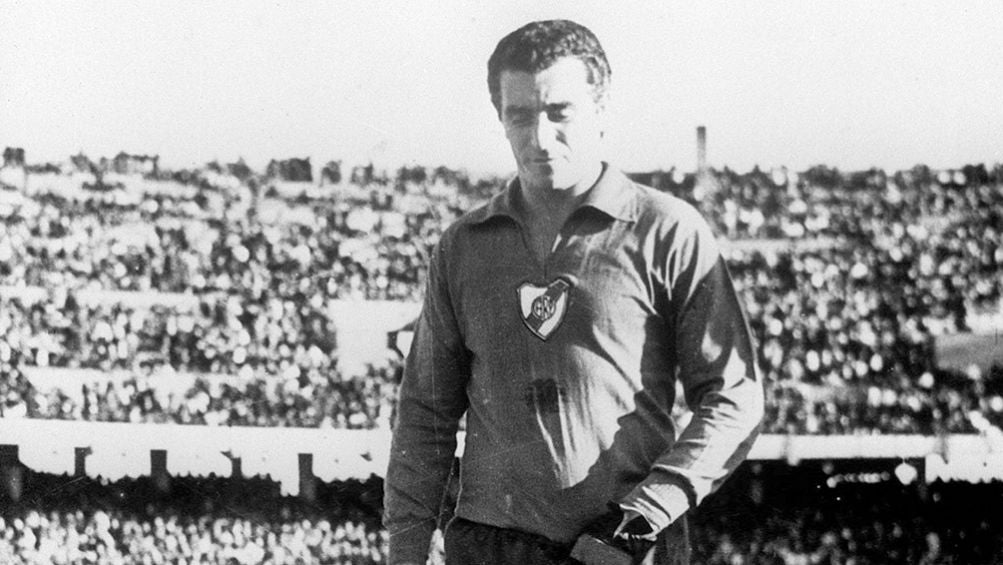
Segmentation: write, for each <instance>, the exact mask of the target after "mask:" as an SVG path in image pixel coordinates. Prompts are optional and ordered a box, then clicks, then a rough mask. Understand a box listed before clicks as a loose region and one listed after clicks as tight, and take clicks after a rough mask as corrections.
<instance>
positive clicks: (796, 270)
mask: <svg viewBox="0 0 1003 565" xmlns="http://www.w3.org/2000/svg"><path fill="white" fill-rule="evenodd" d="M340 167H341V166H340V163H337V162H332V163H329V164H328V166H326V167H324V170H323V171H322V172H321V174H319V175H318V177H319V180H318V181H317V182H315V181H314V180H313V179H314V176H313V174H312V172H311V168H310V164H309V160H300V159H295V160H288V161H281V162H274V163H273V164H272V165H270V166H269V167H268V170H267V171H266V172H265V173H263V174H257V173H255V172H254V171H252V170H251V169H250V168H249V167H247V166H246V165H245V164H243V163H242V162H241V163H235V164H229V165H220V164H218V163H210V164H208V165H206V166H205V167H203V168H200V169H197V170H184V171H165V170H162V169H161V168H159V166H158V163H157V160H156V159H155V158H154V159H152V160H151V158H149V157H146V156H130V155H128V154H124V153H123V154H120V155H119V156H117V157H116V158H115V159H113V160H105V161H103V162H99V163H94V162H91V161H90V160H89V159H87V158H86V157H84V156H83V155H78V156H75V157H74V158H72V159H71V160H70V161H68V162H67V163H65V164H44V165H31V164H26V163H25V160H24V154H23V152H22V153H20V154H18V153H17V152H16V151H14V150H8V151H7V152H5V163H4V167H3V168H2V169H0V335H2V340H0V423H3V421H4V420H6V421H8V422H10V421H13V420H19V421H20V420H24V419H41V420H60V421H71V422H87V423H94V422H115V423H129V424H133V425H142V424H181V425H190V426H204V427H207V428H229V427H264V428H296V429H301V428H311V429H318V430H351V431H360V432H361V431H366V430H368V431H381V430H382V431H385V430H387V429H388V427H389V426H390V422H391V421H392V414H393V405H394V399H395V397H396V387H397V383H398V380H399V376H400V369H401V366H402V363H403V361H402V358H401V355H400V349H403V348H406V345H404V344H403V343H400V344H398V347H397V350H396V351H395V350H394V349H393V348H392V347H390V345H394V344H393V343H389V344H388V343H387V337H386V336H387V334H390V338H391V341H392V338H393V337H394V336H397V337H400V335H399V334H403V333H404V332H399V331H396V330H400V329H401V327H404V326H406V322H407V321H408V317H409V316H413V314H414V312H415V311H416V308H417V307H418V305H419V303H420V299H421V296H422V285H423V281H424V277H425V269H426V266H425V265H426V259H427V257H428V254H429V252H430V250H431V248H432V246H434V245H435V243H436V242H437V241H438V238H439V236H440V234H441V233H442V231H443V229H445V227H446V226H448V225H449V223H450V222H451V221H452V220H454V219H456V218H457V217H459V216H460V215H461V214H462V213H464V212H465V211H468V210H470V209H472V208H474V207H476V206H477V205H479V204H480V203H481V202H483V201H485V200H486V198H487V197H488V196H489V195H490V194H491V193H492V191H493V190H495V189H496V188H497V187H498V186H500V185H501V183H502V182H504V179H498V178H476V179H475V178H471V177H470V176H469V175H468V174H467V173H465V172H463V171H456V170H451V169H449V168H446V167H437V168H431V167H427V168H426V167H401V168H400V169H398V170H396V171H393V172H383V171H377V170H375V169H374V168H373V167H372V166H371V165H370V166H359V167H354V168H353V169H352V170H351V171H350V174H348V172H347V171H346V174H344V175H342V174H341V170H340ZM634 178H635V179H636V180H638V181H640V182H643V183H645V184H649V185H652V186H655V187H656V188H658V189H660V190H665V191H669V192H672V193H673V194H675V195H677V196H680V197H682V198H684V199H686V200H687V201H689V202H691V203H693V204H694V205H696V206H697V207H698V208H699V209H700V210H701V211H702V212H703V214H704V216H705V217H706V218H707V219H708V220H710V221H711V223H712V224H713V227H714V228H715V229H716V231H717V235H718V236H719V237H720V240H721V244H722V248H723V250H724V253H725V257H726V259H727V261H728V264H729V268H730V269H731V271H732V275H733V277H734V279H735V281H736V284H737V285H738V289H739V292H740V295H741V297H742V299H743V300H744V303H745V306H746V309H747V311H748V314H749V322H750V326H751V328H752V330H753V333H754V335H755V338H756V341H757V346H758V352H759V361H760V364H761V368H762V370H763V373H764V374H765V375H766V377H767V382H768V392H767V406H768V415H767V417H766V420H765V424H764V429H763V433H764V434H767V435H771V436H776V437H800V436H822V437H829V436H841V437H844V436H854V437H861V436H892V435H895V436H899V435H901V436H910V437H913V436H920V437H923V438H934V441H936V438H948V437H951V436H965V437H979V438H985V441H987V442H988V441H992V440H993V438H997V439H998V436H1000V430H999V427H998V426H1000V425H1003V386H1001V385H1003V379H1001V378H1000V377H1001V376H1003V354H1001V353H1000V348H999V346H998V344H996V345H995V346H990V347H984V346H982V347H980V346H979V344H984V343H990V344H992V343H994V342H993V341H992V340H990V341H988V342H987V341H986V340H987V339H988V337H992V334H993V332H995V331H997V329H998V328H999V327H1000V326H1001V324H1000V316H1001V312H1003V298H1001V296H1003V295H1001V291H1003V288H1001V287H1003V167H1000V166H996V167H994V168H987V167H985V166H982V165H974V166H973V165H967V166H963V167H962V166H959V167H958V168H957V169H952V170H931V169H929V168H927V167H923V166H917V167H914V168H913V169H910V170H904V171H898V172H894V173H890V172H885V171H882V170H878V169H874V170H869V171H862V172H843V171H839V170H836V169H832V168H827V167H822V166H818V167H814V168H812V169H808V170H806V171H800V172H795V171H790V170H786V169H776V170H771V171H761V170H758V169H756V170H753V171H751V172H747V173H743V174H739V173H736V172H734V171H731V170H728V169H723V170H713V169H708V170H703V171H700V172H699V173H686V174H683V173H681V172H679V171H676V170H673V171H668V172H650V173H641V174H636V175H634ZM359 305H364V306H359ZM370 305H381V308H382V307H385V308H386V309H387V311H391V312H394V313H395V315H394V316H391V317H390V318H391V319H392V322H387V321H384V322H383V323H382V325H381V326H380V327H379V328H378V330H379V332H378V333H379V335H380V336H382V338H381V339H378V340H377V341H379V343H378V344H377V345H378V347H376V348H373V347H369V349H366V348H361V349H359V348H358V347H356V346H357V345H358V342H359V339H358V338H357V336H355V332H353V330H354V329H355V328H361V327H363V326H365V325H366V323H367V319H365V318H368V316H366V315H363V314H360V313H359V312H365V311H367V310H365V308H368V307H370ZM360 309H361V310H360ZM391 330H393V331H391ZM359 332H360V333H361V330H359ZM367 335H369V336H371V335H374V334H367ZM993 339H995V338H993ZM364 341H370V342H371V341H373V340H372V339H368V338H367V340H364ZM369 345H370V346H372V343H369ZM374 350H375V351H377V353H374ZM349 361H351V362H349ZM381 437H382V436H381ZM945 441H946V440H945ZM7 443H8V442H5V441H4V440H3V439H2V438H0V444H7ZM13 443H14V442H11V444H12V445H13ZM25 449H26V448H25ZM6 453H7V454H8V456H7V457H6V460H5V462H2V463H3V470H4V476H3V477H0V478H2V479H3V480H4V482H5V485H6V488H4V489H3V492H2V493H0V497H2V498H0V561H2V562H5V563H6V562H11V563H20V562H24V563H48V562H55V563H77V562H82V563H98V562H107V563H203V562H205V563H230V562H232V563H259V562H268V563H296V562H304V563H312V562H320V563H379V562H381V560H382V559H383V556H384V553H383V552H384V547H385V534H384V533H383V532H382V531H381V529H380V527H379V504H380V503H379V496H378V493H379V490H380V486H379V479H378V477H375V476H374V477H371V478H366V477H359V479H358V480H356V479H343V480H335V481H332V482H330V483H324V482H322V483H321V485H320V486H319V487H318V488H317V491H316V492H314V491H311V492H310V496H308V497H303V496H300V497H289V496H283V492H280V491H279V490H277V488H274V484H273V483H269V482H268V481H267V480H264V479H261V480H260V481H259V482H257V483H254V481H253V480H252V479H240V478H202V479H199V478H186V479H182V478H179V477H174V478H173V480H172V481H171V484H170V486H169V487H164V486H163V485H159V486H160V487H162V488H157V485H156V484H152V483H150V480H149V479H148V478H146V477H142V476H136V477H121V478H118V480H116V481H109V480H108V478H107V477H104V478H103V479H101V480H95V479H93V478H90V477H88V475H89V474H93V473H86V472H82V473H78V474H77V475H76V476H75V478H73V477H70V478H68V477H66V476H59V475H55V474H52V473H51V472H48V473H47V472H45V471H46V470H45V469H31V468H30V467H26V466H25V465H24V459H25V457H24V456H22V457H21V461H17V458H16V457H14V456H12V455H11V453H13V452H11V451H10V450H9V449H8V450H7V451H6ZM788 459H791V458H790V457H788ZM901 462H902V459H901V458H900V459H899V460H898V461H895V464H898V463H901ZM71 463H72V462H71ZM846 466H849V467H852V468H853V469H854V470H852V471H846V472H844V471H843V470H841V469H842V468H843V467H846ZM883 466H887V461H884V462H877V463H869V464H868V465H865V466H861V465H860V464H859V460H856V459H853V458H851V459H849V460H843V461H842V462H840V463H839V464H836V465H835V467H832V464H830V466H829V467H825V466H822V467H819V468H817V469H816V468H815V467H812V466H810V465H807V466H806V465H805V464H800V465H798V464H797V462H796V461H790V460H789V461H787V462H783V461H768V462H756V463H752V462H750V463H748V464H746V465H745V466H744V467H743V469H742V470H741V471H740V473H739V474H738V476H736V478H735V479H734V480H733V481H732V482H733V483H734V484H733V485H732V486H729V487H728V488H726V489H725V491H723V492H722V493H719V494H718V495H715V497H712V499H711V500H709V501H708V503H707V504H706V506H705V508H703V509H701V510H700V511H698V512H697V513H696V515H695V517H694V542H695V543H694V548H695V551H696V559H695V561H696V562H698V563H707V564H711V563H713V564H739V563H741V564H751V563H786V564H794V563H851V562H852V563H858V564H862V563H926V564H933V563H991V562H998V561H1000V560H1003V554H1001V553H1000V551H1001V546H1003V544H1001V542H1000V541H999V539H997V538H998V537H999V536H998V535H993V532H998V531H1000V529H1001V528H1000V526H1001V524H1000V523H999V518H998V516H996V514H994V513H991V512H982V513H979V512H975V513H966V511H965V509H966V508H967V509H968V510H971V509H972V508H973V506H971V505H968V506H966V502H969V503H971V502H972V501H976V500H981V501H986V500H993V501H995V502H1000V501H1001V500H1000V498H1001V496H1003V491H1000V489H999V488H996V487H993V486H992V485H971V484H961V485H958V484H946V485H945V484H941V483H933V484H925V483H924V482H923V481H917V482H914V481H913V479H912V478H910V477H903V476H900V475H902V474H905V475H908V472H906V471H902V470H901V469H897V468H895V465H892V466H891V467H889V468H888V469H884V470H882V469H883V468H884V467H883ZM857 467H861V468H862V469H863V470H862V471H861V470H859V469H857ZM909 468H912V466H910V467H909ZM875 469H877V470H876V471H875ZM893 469H894V471H893ZM50 471H51V469H50ZM782 476H783V477H785V478H781V477H782ZM834 477H854V478H855V479H854V480H852V481H846V482H845V483H843V484H839V485H832V484H831V483H832V480H833V478H834ZM861 477H865V478H866V477H879V478H880V477H883V478H882V479H880V480H876V481H870V480H864V481H861V480H857V479H860V478H861ZM906 478H908V479H909V480H905V479H906ZM248 481H250V482H248ZM827 481H828V482H829V483H830V484H828V485H827ZM837 482H838V481H837ZM14 483H17V485H16V488H15V486H12V485H14ZM154 483H156V481H154ZM151 484H152V486H151ZM819 484H821V485H823V486H826V488H827V489H828V490H827V491H826V492H824V493H821V494H820V493H819V492H818V491H817V490H816V489H817V488H818V485H819ZM785 488H789V489H792V490H791V492H786V493H784V494H783V495H778V493H781V492H782V491H783V489H785ZM248 491H253V492H255V493H256V494H255V496H253V497H247V496H245V495H244V494H235V493H244V492H248ZM54 493H55V494H54ZM165 493H169V494H165ZM792 493H793V494H792ZM874 493H880V494H879V495H875V494H874ZM57 495H58V496H57ZM813 497H814V498H813ZM725 503H727V505H728V508H727V509H725V510H722V508H723V506H722V505H724V504H725ZM715 505H717V506H715ZM962 518H963V520H962ZM736 524H740V526H736Z"/></svg>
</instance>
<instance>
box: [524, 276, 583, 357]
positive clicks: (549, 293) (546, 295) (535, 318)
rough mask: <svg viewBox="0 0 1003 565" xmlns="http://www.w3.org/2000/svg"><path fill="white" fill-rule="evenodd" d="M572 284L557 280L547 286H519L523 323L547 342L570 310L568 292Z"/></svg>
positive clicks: (530, 284)
mask: <svg viewBox="0 0 1003 565" xmlns="http://www.w3.org/2000/svg"><path fill="white" fill-rule="evenodd" d="M570 288H571V283H569V282H568V281H567V280H565V279H563V278H558V279H555V280H554V281H553V282H551V283H550V284H548V285H547V286H539V285H535V284H532V283H522V284H521V285H519V308H520V310H521V313H522V321H523V323H525V324H526V327H527V328H529V331H531V332H533V335H535V336H536V337H538V338H540V339H542V340H544V341H546V340H547V338H548V337H550V334H552V333H554V330H556V329H557V327H558V326H560V325H561V322H562V321H563V320H564V313H565V312H566V311H567V309H568V290H569V289H570Z"/></svg>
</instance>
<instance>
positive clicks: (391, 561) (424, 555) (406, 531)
mask: <svg viewBox="0 0 1003 565" xmlns="http://www.w3.org/2000/svg"><path fill="white" fill-rule="evenodd" d="M434 531H435V522H434V521H430V522H428V523H427V524H425V523H419V524H414V525H412V526H410V527H407V528H403V529H401V530H398V531H397V532H395V533H391V534H390V548H389V555H388V556H387V563H388V565H396V564H401V563H425V562H426V561H428V552H429V546H430V545H431V542H432V532H434Z"/></svg>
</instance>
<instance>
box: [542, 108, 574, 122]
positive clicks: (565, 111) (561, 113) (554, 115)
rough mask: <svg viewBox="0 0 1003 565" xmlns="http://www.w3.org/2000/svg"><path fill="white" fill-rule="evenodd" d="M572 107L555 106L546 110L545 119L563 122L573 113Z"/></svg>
mask: <svg viewBox="0 0 1003 565" xmlns="http://www.w3.org/2000/svg"><path fill="white" fill-rule="evenodd" d="M574 113H575V111H574V109H573V108H555V109H553V110H548V111H547V119H548V120H550V121H552V122H565V121H567V120H569V119H571V117H572V116H573V115H574Z"/></svg>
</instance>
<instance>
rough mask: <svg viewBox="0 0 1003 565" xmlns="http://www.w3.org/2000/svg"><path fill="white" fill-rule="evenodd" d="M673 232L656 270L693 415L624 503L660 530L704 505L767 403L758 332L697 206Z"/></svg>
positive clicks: (743, 449) (748, 444)
mask: <svg viewBox="0 0 1003 565" xmlns="http://www.w3.org/2000/svg"><path fill="white" fill-rule="evenodd" d="M684 219H685V217H684ZM673 231H674V233H673V234H671V237H667V238H665V239H666V241H668V242H669V243H668V245H667V247H668V249H667V251H666V252H664V253H663V254H661V256H662V257H663V260H661V261H656V268H657V269H660V271H661V272H660V274H659V278H661V279H662V280H663V281H665V285H666V291H667V292H668V294H669V299H668V300H667V302H666V304H668V307H667V309H668V311H667V312H664V313H663V315H664V316H665V318H666V319H667V321H668V323H669V324H670V327H671V328H672V329H673V330H674V331H673V332H672V335H674V343H672V344H670V346H671V347H672V348H674V350H675V352H676V359H677V367H676V370H675V374H676V377H677V379H678V381H679V382H680V383H681V384H682V386H683V390H684V393H685V397H686V402H687V404H688V406H689V407H690V409H691V410H693V418H692V419H691V420H690V422H689V424H688V425H687V426H686V427H685V428H684V429H683V430H682V432H681V433H680V435H679V437H678V439H677V440H676V441H675V443H674V444H673V445H672V447H670V448H669V449H668V450H667V451H666V452H665V453H663V454H662V455H661V456H660V457H659V458H658V459H657V460H656V461H655V463H654V465H653V466H652V469H651V471H650V474H649V475H648V477H647V478H646V479H645V480H643V481H642V482H641V483H640V484H639V485H638V486H637V487H635V488H634V489H633V490H632V491H631V492H630V493H629V494H628V495H627V496H626V497H625V498H624V499H623V500H621V501H620V503H621V506H622V507H624V508H625V509H632V510H635V511H637V512H638V513H640V514H641V515H643V516H644V517H645V518H646V519H647V520H648V521H649V522H650V523H651V525H652V526H653V527H654V528H655V529H656V530H661V529H663V528H665V527H666V526H668V525H669V524H671V523H672V522H673V521H674V520H676V519H677V518H679V517H680V516H681V515H682V514H683V513H685V512H686V511H687V510H688V509H690V508H693V507H695V506H696V505H698V504H699V503H700V502H701V501H702V500H703V499H704V497H706V496H707V495H708V494H710V493H711V492H713V491H715V490H716V489H717V488H718V487H719V486H720V485H721V483H723V482H724V480H725V479H726V478H727V477H728V476H729V475H730V474H731V473H732V471H734V470H735V468H736V467H737V466H738V465H739V464H740V463H741V462H742V461H743V460H744V459H745V458H746V457H747V456H748V454H749V451H750V449H751V448H752V445H753V443H754V442H755V440H756V437H757V436H758V433H759V428H760V424H761V422H762V418H763V413H764V405H765V391H764V388H763V379H762V376H761V374H760V371H759V368H758V367H757V365H756V359H755V352H754V348H753V344H752V337H751V334H750V332H749V328H748V324H747V322H746V319H745V314H744V312H743V309H742V306H741V304H740V302H739V299H738V296H737V295H736V292H735V289H734V285H733V284H732V280H731V276H730V274H729V273H728V269H727V266H726V265H725V262H724V259H723V257H722V256H721V253H720V250H719V249H718V246H717V242H716V239H715V237H714V235H713V234H712V233H711V231H710V228H709V227H708V226H707V224H706V222H704V220H703V219H702V218H700V217H699V215H698V214H697V213H696V211H695V210H693V211H692V218H690V221H689V222H680V224H678V225H677V226H676V227H675V228H674V230H673ZM670 408H671V407H670Z"/></svg>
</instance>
